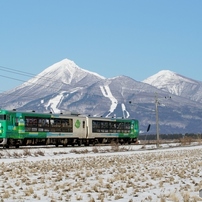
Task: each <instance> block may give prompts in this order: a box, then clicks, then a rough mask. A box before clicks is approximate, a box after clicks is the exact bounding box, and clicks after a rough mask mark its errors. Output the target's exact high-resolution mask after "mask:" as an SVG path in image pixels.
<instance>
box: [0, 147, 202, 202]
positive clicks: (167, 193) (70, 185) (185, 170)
mask: <svg viewBox="0 0 202 202" xmlns="http://www.w3.org/2000/svg"><path fill="white" fill-rule="evenodd" d="M165 146H166V145H165ZM165 146H163V147H162V148H160V149H156V148H155V146H146V148H144V149H142V146H141V145H135V146H109V147H74V148H72V147H71V148H63V147H60V148H35V149H18V150H16V149H10V150H3V149H0V165H1V166H0V202H25V201H26V202H28V201H29V202H30V201H32V202H34V201H44V202H57V201H71V202H72V201H85V202H98V201H99V202H112V201H118V202H143V201H144V202H147V201H148V202H149V201H154V202H165V201H174V202H182V201H184V202H192V201H193V202H196V201H202V199H201V198H200V197H199V190H200V189H202V145H195V146H187V147H175V146H172V145H167V147H165Z"/></svg>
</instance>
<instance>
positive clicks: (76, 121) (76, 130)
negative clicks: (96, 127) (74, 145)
mask: <svg viewBox="0 0 202 202" xmlns="http://www.w3.org/2000/svg"><path fill="white" fill-rule="evenodd" d="M86 133H87V128H86V117H74V118H73V135H74V137H77V138H79V139H84V138H86Z"/></svg>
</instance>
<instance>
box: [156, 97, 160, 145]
mask: <svg viewBox="0 0 202 202" xmlns="http://www.w3.org/2000/svg"><path fill="white" fill-rule="evenodd" d="M158 104H159V101H158V97H157V93H156V95H155V109H156V146H157V148H159V114H158Z"/></svg>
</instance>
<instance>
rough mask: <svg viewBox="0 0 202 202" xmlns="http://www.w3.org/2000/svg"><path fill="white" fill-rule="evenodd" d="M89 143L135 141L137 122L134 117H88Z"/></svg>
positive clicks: (137, 128)
mask: <svg viewBox="0 0 202 202" xmlns="http://www.w3.org/2000/svg"><path fill="white" fill-rule="evenodd" d="M87 126H88V133H87V134H88V136H87V139H88V141H89V142H90V143H94V144H96V143H111V142H115V143H120V144H126V143H128V144H131V143H136V142H137V139H138V135H139V122H138V120H135V119H123V118H101V117H88V118H87Z"/></svg>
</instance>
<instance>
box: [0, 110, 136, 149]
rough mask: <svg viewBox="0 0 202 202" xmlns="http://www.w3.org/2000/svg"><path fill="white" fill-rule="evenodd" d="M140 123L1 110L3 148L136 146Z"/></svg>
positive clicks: (71, 115) (73, 115)
mask: <svg viewBox="0 0 202 202" xmlns="http://www.w3.org/2000/svg"><path fill="white" fill-rule="evenodd" d="M138 135H139V123H138V120H135V119H122V118H103V117H90V116H82V115H79V114H72V113H69V114H62V113H61V114H53V113H37V112H35V111H32V112H22V111H21V112H20V111H16V110H15V109H14V110H2V109H1V110H0V145H1V146H3V147H6V148H9V147H16V148H18V147H19V146H26V145H55V146H59V145H62V146H68V145H71V146H74V145H78V146H80V145H85V146H88V145H90V144H92V145H96V144H107V143H111V142H113V141H114V142H116V143H120V144H131V143H136V142H137V139H138Z"/></svg>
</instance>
